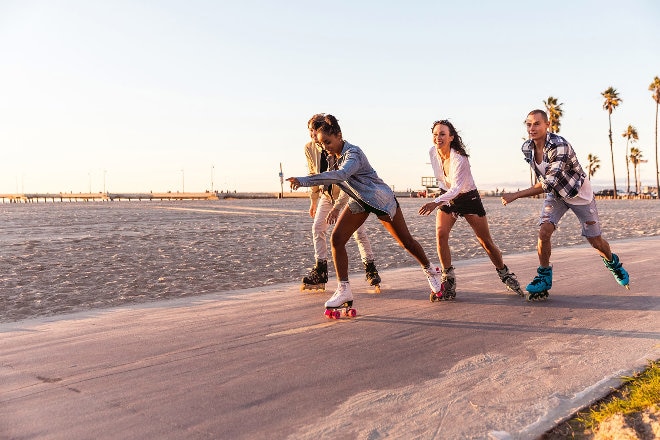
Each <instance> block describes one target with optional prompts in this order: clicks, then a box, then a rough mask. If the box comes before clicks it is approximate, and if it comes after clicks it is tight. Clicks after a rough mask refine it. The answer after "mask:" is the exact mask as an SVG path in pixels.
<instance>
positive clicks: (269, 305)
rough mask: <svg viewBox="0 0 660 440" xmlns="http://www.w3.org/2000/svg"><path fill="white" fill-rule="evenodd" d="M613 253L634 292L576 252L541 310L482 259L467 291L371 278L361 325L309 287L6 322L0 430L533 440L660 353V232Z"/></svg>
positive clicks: (560, 257)
mask: <svg viewBox="0 0 660 440" xmlns="http://www.w3.org/2000/svg"><path fill="white" fill-rule="evenodd" d="M612 247H613V249H614V250H615V252H617V253H618V254H619V255H620V257H621V260H622V261H623V262H624V264H625V266H626V267H627V269H628V270H629V271H630V273H631V277H632V282H631V287H632V290H631V291H630V292H628V291H626V290H625V289H623V288H622V287H620V286H618V284H616V282H615V281H614V279H613V277H612V276H611V275H610V273H609V272H608V271H607V270H606V269H605V268H604V266H603V264H602V261H601V260H600V258H598V256H597V255H596V253H595V251H593V250H592V249H591V248H588V247H577V248H570V249H555V251H554V253H553V263H554V267H555V278H554V286H553V289H552V291H551V297H550V299H549V300H548V301H546V302H541V303H528V302H526V301H525V300H524V299H521V298H520V297H518V296H516V295H513V294H510V293H507V292H506V291H505V290H504V287H503V285H502V284H501V283H500V281H499V279H498V277H497V275H496V273H495V270H494V268H493V267H492V266H491V264H490V263H489V262H488V261H487V260H485V259H479V260H470V261H463V262H457V264H456V267H457V269H456V273H457V277H458V297H457V299H456V301H454V302H442V303H433V304H432V303H430V302H429V301H428V286H427V283H426V279H425V278H424V275H423V274H422V272H421V270H419V269H417V268H414V269H400V270H393V271H386V272H384V273H383V274H382V277H383V293H381V294H380V295H376V294H368V293H366V285H365V284H364V282H363V281H362V280H361V279H354V280H353V282H352V285H353V289H354V291H355V306H356V308H357V309H358V313H359V316H358V317H357V318H355V319H351V320H348V319H344V320H340V321H330V320H327V319H325V317H324V316H323V302H324V301H325V300H326V299H327V297H328V296H329V294H330V292H327V293H324V294H320V293H311V294H310V293H305V294H302V293H300V292H298V285H297V284H295V283H292V284H287V285H277V286H272V287H267V288H260V289H251V290H247V291H240V292H239V291H234V292H223V293H218V294H214V295H207V296H202V297H193V298H187V299H185V300H175V301H167V302H157V303H151V304H145V305H137V306H128V307H120V308H116V309H106V310H98V311H93V312H86V313H79V314H72V315H66V316H58V317H53V318H41V319H35V320H26V321H20V322H14V323H5V324H0V353H1V357H0V438H10V439H11V438H16V439H25V438H39V439H42V438H44V439H87V438H95V439H116V438H122V439H127V438H140V439H143V438H159V439H183V438H186V439H196V438H228V439H236V438H296V439H300V438H303V439H304V438H309V439H313V438H314V439H315V438H324V437H325V438H363V439H378V438H424V439H428V438H438V439H441V438H442V439H447V438H496V439H505V438H521V439H523V438H524V439H527V438H534V437H537V436H538V435H540V434H542V433H543V432H544V431H545V430H547V429H549V428H551V427H552V426H554V425H555V424H556V423H557V422H558V421H560V420H561V419H563V418H565V417H567V416H569V415H570V414H571V413H572V412H573V411H575V410H576V409H578V408H580V407H582V406H585V405H587V404H589V403H590V402H592V401H594V400H595V399H597V398H598V397H601V396H603V395H605V394H606V393H607V392H608V390H609V388H610V387H612V386H617V385H619V384H620V380H619V377H620V376H622V375H625V374H629V373H631V372H632V371H634V370H640V369H642V368H643V367H644V366H645V365H646V362H647V360H648V359H659V358H660V294H659V293H658V290H659V289H658V286H659V284H660V283H659V281H660V279H659V278H658V276H657V273H656V266H657V261H658V260H659V259H660V238H646V239H638V240H630V241H619V242H615V243H612ZM401 258H409V257H408V256H407V255H406V254H405V253H403V252H402V254H401ZM505 260H506V262H507V264H508V265H509V267H511V268H512V270H513V271H514V272H516V273H517V274H518V277H519V279H520V280H521V282H522V284H523V285H524V284H526V283H527V282H528V281H529V280H530V279H531V277H532V276H533V274H534V272H535V269H536V264H537V259H536V255H535V254H533V253H525V254H518V255H508V256H505ZM334 287H335V283H334V282H331V283H330V284H329V285H328V288H329V289H334Z"/></svg>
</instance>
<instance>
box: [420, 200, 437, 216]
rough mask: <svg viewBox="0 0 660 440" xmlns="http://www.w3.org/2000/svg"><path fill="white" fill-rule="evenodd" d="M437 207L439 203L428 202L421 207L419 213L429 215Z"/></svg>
mask: <svg viewBox="0 0 660 440" xmlns="http://www.w3.org/2000/svg"><path fill="white" fill-rule="evenodd" d="M437 207H438V204H437V203H435V202H430V203H427V204H425V205H423V206H422V207H421V208H419V215H429V214H430V213H432V212H433V210H434V209H435V208H437Z"/></svg>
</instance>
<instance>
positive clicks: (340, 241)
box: [330, 229, 350, 248]
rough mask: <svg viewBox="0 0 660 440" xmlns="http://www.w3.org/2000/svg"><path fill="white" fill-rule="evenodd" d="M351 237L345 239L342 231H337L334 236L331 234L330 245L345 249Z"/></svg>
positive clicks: (333, 233)
mask: <svg viewBox="0 0 660 440" xmlns="http://www.w3.org/2000/svg"><path fill="white" fill-rule="evenodd" d="M349 237H350V235H348V236H346V237H345V236H344V234H342V233H341V232H340V231H337V229H335V230H334V231H332V234H330V244H331V245H332V247H333V248H336V247H344V246H345V245H346V242H347V241H348V239H349Z"/></svg>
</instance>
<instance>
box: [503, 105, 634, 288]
mask: <svg viewBox="0 0 660 440" xmlns="http://www.w3.org/2000/svg"><path fill="white" fill-rule="evenodd" d="M525 125H526V126H527V133H528V134H529V140H527V141H525V143H524V144H523V146H522V152H523V154H524V156H525V161H526V162H527V163H529V165H530V166H531V167H532V169H533V170H534V173H535V174H536V178H537V182H536V184H535V185H534V186H532V187H530V188H527V189H524V190H522V191H517V192H514V193H506V194H503V195H502V204H503V205H506V204H507V203H511V202H513V201H514V200H516V199H519V198H521V197H532V196H535V195H539V194H543V193H545V194H546V196H545V201H544V202H543V210H542V211H541V218H540V219H539V226H540V228H539V237H538V245H537V246H538V255H539V267H538V270H537V275H536V277H535V278H534V279H533V280H532V282H531V283H529V284H528V285H527V287H526V290H527V292H528V294H527V295H526V297H527V299H528V300H533V299H544V298H547V297H548V290H549V289H550V288H551V287H552V265H551V264H550V254H551V242H550V238H551V237H552V233H553V232H554V231H555V229H557V225H558V224H559V220H560V219H561V218H562V217H563V215H564V214H565V213H566V211H568V210H569V209H570V210H571V211H573V213H574V214H575V215H576V216H577V218H578V219H579V220H580V223H581V224H582V236H583V237H585V238H586V239H587V241H589V243H590V244H591V246H593V247H594V249H596V250H597V251H598V253H599V254H600V256H601V257H602V258H603V262H604V263H605V267H607V268H608V269H609V270H610V271H611V272H612V274H613V275H614V278H615V279H616V281H617V282H618V283H619V284H621V285H622V286H625V287H626V288H629V287H628V284H629V276H628V272H626V270H625V269H624V268H623V265H622V264H621V262H620V261H619V257H618V256H617V255H616V254H614V253H612V251H611V249H610V244H609V243H608V242H607V240H605V239H604V238H603V237H602V235H601V228H600V221H599V218H598V209H597V208H596V200H595V199H594V193H593V190H592V189H591V182H590V181H589V180H588V179H586V174H585V172H584V171H583V170H582V167H581V166H580V163H579V162H578V160H577V156H576V155H575V151H574V150H573V147H571V144H569V143H568V141H567V140H566V139H564V138H563V137H561V136H559V135H557V134H555V133H550V132H548V128H549V127H550V122H549V121H548V115H547V113H546V112H545V111H543V110H532V111H531V112H530V113H529V114H528V115H527V119H526V120H525Z"/></svg>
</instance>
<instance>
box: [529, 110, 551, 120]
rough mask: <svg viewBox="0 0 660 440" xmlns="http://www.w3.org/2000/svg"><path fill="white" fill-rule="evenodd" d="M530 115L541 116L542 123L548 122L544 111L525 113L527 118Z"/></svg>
mask: <svg viewBox="0 0 660 440" xmlns="http://www.w3.org/2000/svg"><path fill="white" fill-rule="evenodd" d="M531 115H541V117H542V118H543V121H544V122H549V119H548V114H547V113H546V112H545V110H540V109H538V108H537V109H536V110H532V111H531V112H529V113H527V116H531Z"/></svg>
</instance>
